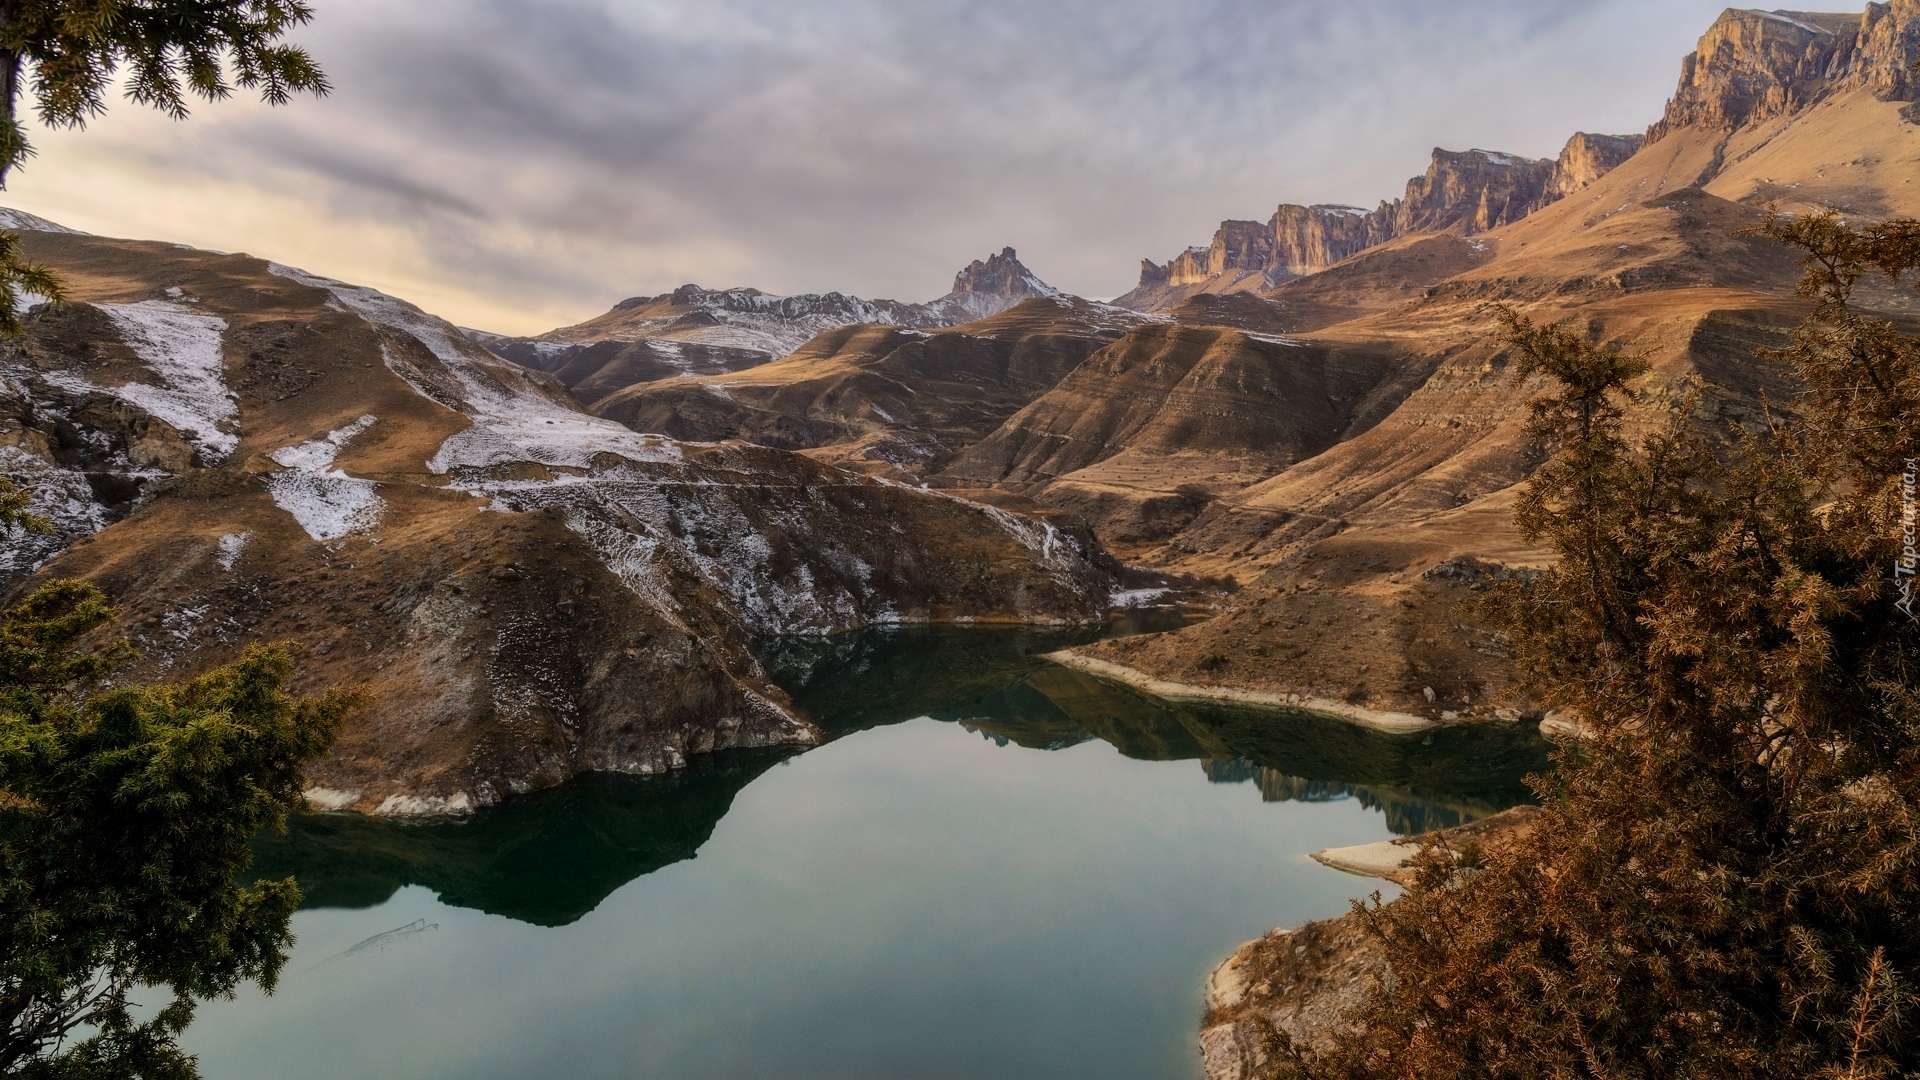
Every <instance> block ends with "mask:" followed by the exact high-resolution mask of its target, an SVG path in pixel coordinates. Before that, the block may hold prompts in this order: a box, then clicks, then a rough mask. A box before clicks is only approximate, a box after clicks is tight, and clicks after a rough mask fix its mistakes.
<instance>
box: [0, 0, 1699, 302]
mask: <svg viewBox="0 0 1920 1080" xmlns="http://www.w3.org/2000/svg"><path fill="white" fill-rule="evenodd" d="M318 6H319V11H318V18H317V21H316V22H315V24H314V25H313V26H312V27H310V28H308V29H307V30H306V31H304V32H303V33H302V34H301V35H300V40H301V42H302V43H304V44H306V45H308V46H309V47H310V48H311V49H312V50H313V51H314V52H315V53H316V55H317V56H318V57H319V59H320V60H321V62H322V63H323V65H324V66H325V68H326V69H327V71H328V73H329V74H330V75H331V76H332V78H333V81H334V83H335V85H336V87H337V91H336V93H335V94H334V96H332V97H331V98H328V99H325V100H321V101H315V100H302V101H299V102H296V103H295V104H294V105H292V106H291V107H289V108H287V109H283V110H278V111H271V110H267V109H264V108H262V107H259V106H257V105H254V104H252V103H248V102H243V101H238V100H236V101H232V102H226V103H222V104H218V105H208V106H202V107H201V108H199V109H198V111H197V113H196V115H195V116H194V118H193V119H192V120H191V121H190V122H188V123H185V124H176V123H174V122H172V121H168V120H166V119H164V118H162V117H160V116H158V115H157V114H152V113H149V112H145V111H141V110H138V109H136V108H134V107H131V106H126V105H117V106H116V107H115V109H114V111H113V112H112V113H111V114H110V115H108V116H107V117H105V118H103V119H101V120H99V121H97V122H96V123H95V124H94V125H93V126H92V127H91V128H90V129H89V130H88V131H87V132H85V133H68V132H46V131H41V132H37V133H36V143H37V146H38V148H39V151H40V154H39V156H38V157H37V158H36V159H34V160H33V161H32V162H31V163H30V165H29V167H28V169H27V170H26V171H25V172H24V173H21V174H19V175H18V176H17V177H16V178H15V179H14V182H13V184H12V186H11V190H10V191H9V192H8V193H7V195H8V198H9V199H10V201H12V202H14V203H16V204H18V205H20V206H22V207H24V208H26V209H29V210H33V211H35V212H38V213H41V214H43V215H45V216H48V217H51V218H53V219H55V220H59V221H63V222H65V223H67V224H70V225H73V226H75V227H77V228H83V229H88V230H92V231H97V232H103V233H111V234H118V235H133V236H155V237H165V238H169V239H176V240H179V241H182V242H187V243H192V244H195V245H199V246H204V247H211V248H217V249H223V250H247V251H251V252H255V253H258V254H262V255H270V256H272V257H275V258H279V259H283V260H287V261H291V262H297V263H300V264H302V265H305V266H308V267H311V268H313V269H315V270H317V271H323V272H326V273H329V274H332V275H335V276H339V277H344V278H350V279H353V280H357V281H364V282H367V283H369V284H373V285H377V286H380V287H382V288H384V289H387V290H389V291H393V292H397V293H401V294H404V295H406V296H408V297H410V298H412V299H414V300H416V301H419V302H420V303H422V304H423V305H424V306H426V307H428V308H430V309H433V310H436V311H440V312H443V313H445V314H447V315H448V316H450V317H453V318H454V319H456V320H457V321H459V322H462V323H465V324H469V325H478V326H483V327H486V328H488V329H493V330H498V331H503V332H530V331H538V330H544V329H547V328H550V327H552V326H556V325H561V324H565V323H571V322H575V321H578V320H579V319H580V318H582V317H584V316H586V315H588V314H591V313H592V312H594V311H598V310H602V309H604V308H605V307H606V306H607V304H608V303H610V302H611V301H613V300H615V299H618V298H619V297H621V296H627V295H635V294H640V293H655V292H663V291H667V290H670V289H672V288H673V287H675V286H677V285H681V284H685V283H687V282H689V281H697V282H699V283H701V284H703V285H708V286H714V287H727V286H733V285H747V284H750V285H754V286H757V287H760V288H763V289H768V290H771V291H776V292H802V291H821V290H828V289H839V290H843V291H847V292H852V293H856V294H859V295H862V296H871V297H889V298H897V299H902V300H924V299H927V298H929V297H933V296H937V295H939V294H940V293H941V292H943V291H944V289H945V287H946V283H947V280H948V278H949V277H950V275H951V274H952V268H953V267H954V266H955V265H959V264H960V263H963V262H964V261H965V260H966V259H968V258H972V257H974V256H975V255H977V254H978V252H979V251H981V250H990V249H997V248H998V247H1000V246H1002V245H1007V244H1012V245H1016V246H1018V247H1019V249H1020V251H1021V252H1022V254H1023V256H1024V257H1025V258H1026V260H1027V262H1028V264H1029V265H1031V266H1032V267H1033V268H1034V269H1035V271H1036V272H1038V273H1039V274H1041V275H1042V276H1043V277H1045V278H1046V279H1047V280H1049V281H1051V282H1053V283H1055V284H1057V285H1059V286H1060V287H1062V288H1064V289H1067V290H1069V291H1072V292H1076V293H1080V294H1084V295H1092V296H1111V295H1115V294H1117V293H1120V292H1123V291H1125V290H1126V289H1128V288H1130V287H1131V286H1132V285H1133V284H1134V278H1135V274H1136V268H1137V267H1138V265H1139V259H1140V258H1141V257H1142V256H1143V255H1148V254H1153V253H1158V252H1164V251H1169V250H1177V249H1178V248H1179V247H1180V246H1182V245H1184V244H1186V243H1188V242H1190V241H1191V238H1192V237H1194V236H1196V235H1205V234H1206V233H1207V232H1208V231H1209V230H1211V229H1212V228H1213V227H1214V225H1215V223H1217V222H1218V221H1219V220H1221V219H1222V218H1223V217H1261V218H1264V217H1265V216H1266V215H1267V214H1269V213H1270V212H1271V209H1272V207H1273V205H1274V204H1275V203H1276V202H1279V201H1281V200H1283V199H1284V200H1286V201H1292V202H1302V203H1312V202H1323V201H1325V202H1342V203H1360V204H1363V205H1371V204H1372V203H1373V202H1375V201H1377V200H1378V199H1380V198H1382V197H1385V196H1388V195H1391V194H1395V193H1396V192H1397V189H1398V188H1399V186H1400V185H1402V184H1403V183H1404V181H1405V178H1406V176H1408V175H1409V174H1410V173H1411V172H1414V171H1417V170H1418V168H1419V167H1420V165H1421V163H1422V162H1423V161H1424V160H1425V159H1426V156H1427V153H1428V151H1429V150H1430V148H1431V147H1432V146H1433V145H1435V144H1436V143H1439V144H1444V145H1454V146H1492V147H1498V148H1500V149H1503V150H1507V151H1511V152H1514V153H1520V154H1527V155H1532V156H1543V157H1544V156H1550V155H1552V154H1554V153H1557V152H1558V149H1559V145H1560V143H1561V142H1562V141H1564V138H1565V134H1566V132H1567V130H1568V129H1569V127H1570V126H1572V127H1578V128H1583V129H1586V130H1603V131H1616V130H1617V131H1630V130H1636V129H1638V128H1639V127H1641V126H1644V124H1645V123H1646V122H1647V121H1648V120H1650V119H1651V118H1653V117H1655V116H1657V115H1658V114H1659V108H1660V104H1661V102H1662V101H1663V100H1664V99H1665V97H1666V95H1667V94H1668V93H1669V92H1670V91H1671V90H1672V57H1673V56H1674V55H1677V54H1679V53H1682V52H1685V51H1686V49H1687V48H1689V47H1690V46H1691V44H1692V41H1693V38H1694V37H1695V36H1696V35H1697V34H1698V30H1699V27H1700V26H1701V25H1702V24H1703V22H1705V21H1709V20H1711V18H1712V17H1713V16H1714V15H1715V14H1716V13H1717V12H1718V11H1719V8H1720V6H1721V5H1720V4H1718V3H1716V2H1709V0H1608V2H1602V3H1575V2H1572V0H1549V2H1541V0H1471V2H1464V3H1458V4H1448V5H1432V4H1423V3H1419V2H1417V0H1388V2H1384V3H1377V4H1368V5H1354V4H1350V3H1346V2H1345V0H1286V2H1280V3H1273V4H1264V5H1249V4H1241V3H1237V2H1234V0H1202V2H1197V3H1191V4H1178V5H1169V4H1162V3H1154V2H1151V0H1099V2H1096V0H1061V2H1055V3H1048V4H1045V5H1031V4H1025V3H1021V2H1018V0H976V2H967V3H963V2H959V0H938V2H927V3H912V4H907V3H879V2H876V0H801V2H798V3H795V2H792V0H786V2H776V0H571V2H562V0H479V2H468V0H460V2H456V0H421V2H418V3H412V4H406V5H392V4H386V3H380V2H378V0H328V2H327V3H323V4H320V5H318ZM1522 87H1524V88H1525V92H1524V93H1520V92H1516V91H1517V90H1518V89H1519V88H1522Z"/></svg>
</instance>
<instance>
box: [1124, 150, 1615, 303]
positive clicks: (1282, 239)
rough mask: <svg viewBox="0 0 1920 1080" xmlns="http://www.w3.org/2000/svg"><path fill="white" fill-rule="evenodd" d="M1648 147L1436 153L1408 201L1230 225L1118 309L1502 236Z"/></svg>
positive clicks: (1152, 276) (1297, 211) (1146, 275)
mask: <svg viewBox="0 0 1920 1080" xmlns="http://www.w3.org/2000/svg"><path fill="white" fill-rule="evenodd" d="M1639 143H1640V140H1639V137H1638V136H1621V135H1587V134H1584V133H1583V134H1579V135H1575V136H1574V137H1573V139H1572V140H1571V141H1569V142H1568V144H1567V147H1566V149H1565V150H1563V151H1562V152H1561V155H1560V158H1559V160H1558V161H1535V160H1532V159H1529V158H1521V157H1515V156H1513V155H1511V154H1501V153H1496V152H1494V151H1491V150H1468V151H1464V152H1455V151H1450V150H1441V149H1436V150H1434V152H1433V160H1432V162H1431V163H1430V164H1429V165H1428V167H1427V171H1426V172H1425V173H1424V174H1422V175H1420V176H1416V177H1414V178H1413V179H1412V180H1409V181H1408V182H1407V192H1406V194H1405V195H1404V196H1403V197H1401V198H1399V199H1395V200H1394V201H1392V202H1383V203H1381V204H1380V205H1379V206H1378V207H1376V208H1375V209H1373V210H1371V211H1368V210H1363V209H1360V208H1359V207H1352V206H1295V205H1283V206H1281V207H1280V208H1279V209H1278V210H1276V211H1275V212H1274V215H1273V217H1272V218H1271V219H1269V220H1268V221H1267V222H1265V223H1264V224H1263V223H1260V222H1255V221H1227V222H1223V223H1221V226H1220V230H1219V231H1218V232H1217V233H1215V234H1214V238H1213V243H1212V244H1211V245H1209V246H1207V247H1200V248H1190V249H1188V250H1187V251H1185V252H1183V253H1182V254H1180V255H1178V256H1176V257H1175V258H1173V259H1172V260H1170V261H1168V262H1166V263H1155V262H1153V261H1152V260H1146V261H1145V262H1143V263H1142V264H1141V268H1140V284H1139V286H1138V287H1137V288H1135V289H1134V291H1132V292H1130V293H1128V294H1127V295H1125V296H1123V297H1120V298H1119V300H1117V301H1116V303H1120V304H1124V305H1126V306H1128V307H1134V308H1139V309H1141V310H1146V311H1162V310H1166V309H1169V308H1171V307H1174V306H1175V305H1177V304H1179V303H1180V302H1182V301H1184V300H1187V299H1190V298H1191V297H1193V296H1195V295H1199V294H1203V293H1227V292H1242V291H1264V290H1267V289H1271V288H1273V287H1275V286H1277V285H1280V284H1282V283H1283V282H1286V281H1289V280H1292V279H1294V278H1299V277H1304V276H1307V275H1310V274H1317V273H1319V272H1321V271H1323V270H1326V269H1327V268H1328V267H1331V266H1334V265H1337V264H1338V263H1340V262H1342V261H1344V260H1346V259H1349V258H1352V257H1353V256H1355V255H1357V254H1359V253H1360V252H1363V251H1367V250H1369V249H1371V248H1374V247H1378V246H1379V245H1381V244H1385V243H1389V242H1391V241H1393V240H1397V239H1399V238H1401V237H1406V236H1414V235H1418V234H1421V233H1438V232H1448V231H1452V232H1456V233H1459V234H1461V235H1466V236H1471V235H1474V234H1476V233H1483V232H1487V231H1489V230H1491V229H1497V228H1500V227H1501V226H1503V225H1508V224H1511V223H1513V222H1515V221H1518V220H1520V219H1521V218H1523V217H1525V216H1526V215H1528V214H1530V213H1532V212H1533V211H1535V210H1537V209H1539V208H1541V207H1542V206H1545V205H1548V204H1550V203H1552V202H1554V201H1555V200H1557V199H1560V198H1563V197H1565V196H1566V195H1568V194H1571V193H1572V192H1575V191H1578V190H1581V189H1582V188H1585V187H1587V186H1589V185H1591V184H1592V183H1593V182H1594V181H1596V180H1598V179H1599V178H1600V177H1601V176H1603V175H1605V174H1606V172H1607V171H1608V170H1609V169H1611V168H1613V167H1614V166H1616V165H1618V164H1619V163H1620V162H1622V161H1625V160H1626V159H1627V158H1629V157H1631V156H1633V153H1634V151H1635V150H1637V149H1638V148H1639Z"/></svg>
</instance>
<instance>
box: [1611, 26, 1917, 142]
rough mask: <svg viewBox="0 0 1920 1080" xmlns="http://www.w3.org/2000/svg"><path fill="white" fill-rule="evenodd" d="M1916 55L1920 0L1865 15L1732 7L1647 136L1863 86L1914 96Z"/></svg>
mask: <svg viewBox="0 0 1920 1080" xmlns="http://www.w3.org/2000/svg"><path fill="white" fill-rule="evenodd" d="M1916 60H1920V0H1893V2H1892V3H1887V4H1878V3H1875V4H1868V5H1867V10H1866V13H1865V14H1863V15H1834V14H1815V13H1808V12H1798V11H1752V10H1742V9H1737V8H1730V9H1728V10H1727V11H1726V12H1725V13H1724V14H1722V15H1721V16H1720V18H1719V20H1718V21H1717V22H1715V23H1714V24H1713V27H1712V28H1711V29H1710V30H1708V31H1707V33H1706V36H1704V37H1702V38H1701V39H1700V47H1699V49H1698V50H1696V51H1695V52H1694V53H1693V54H1692V55H1690V56H1688V57H1687V58H1686V60H1685V61H1684V62H1683V64H1682V66H1681V73H1680V86H1679V89H1678V90H1677V91H1676V92H1675V94H1674V97H1673V100H1672V101H1671V102H1670V103H1669V104H1668V106H1667V112H1666V115H1665V116H1664V117H1663V118H1661V120H1660V122H1659V123H1657V124H1655V125H1654V126H1653V127H1652V128H1651V129H1650V130H1649V132H1648V139H1649V140H1650V141H1657V140H1659V139H1662V138H1665V137H1666V136H1668V135H1671V134H1673V133H1674V132H1676V131H1679V130H1681V129H1683V128H1690V127H1692V128H1710V129H1723V130H1730V129H1733V128H1738V127H1741V126H1744V125H1750V124H1757V123H1760V122H1762V121H1766V120H1770V119H1773V118H1775V117H1778V116H1785V115H1789V114H1791V113H1795V112H1799V111H1802V110H1804V109H1806V108H1808V107H1810V106H1812V105H1814V104H1817V103H1819V102H1821V101H1823V100H1826V99H1829V98H1831V97H1833V96H1835V95H1840V94H1845V93H1847V92H1849V91H1854V90H1866V91H1869V92H1871V93H1873V94H1874V95H1875V96H1877V97H1879V98H1880V99H1882V100H1887V101H1893V100H1898V101H1911V100H1912V99H1913V98H1914V96H1915V93H1916V89H1917V88H1920V81H1916V76H1915V74H1914V71H1913V65H1914V62H1915V61H1916Z"/></svg>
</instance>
